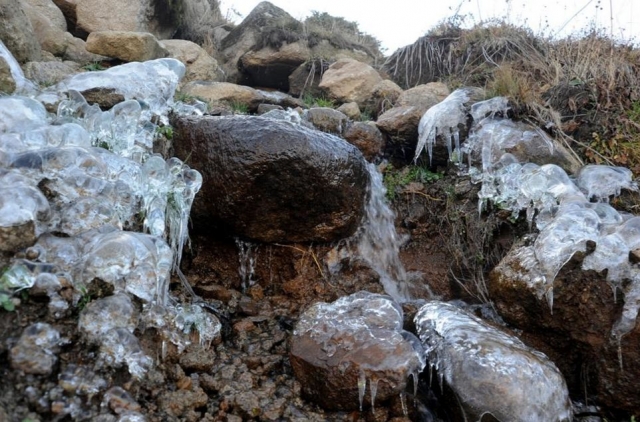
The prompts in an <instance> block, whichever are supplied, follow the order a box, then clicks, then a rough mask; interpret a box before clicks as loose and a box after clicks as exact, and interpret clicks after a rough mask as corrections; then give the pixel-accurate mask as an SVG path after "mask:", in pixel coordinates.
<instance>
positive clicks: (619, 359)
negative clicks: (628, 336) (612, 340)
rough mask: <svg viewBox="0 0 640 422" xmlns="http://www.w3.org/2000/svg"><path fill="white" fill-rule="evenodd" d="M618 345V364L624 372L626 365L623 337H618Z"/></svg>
mask: <svg viewBox="0 0 640 422" xmlns="http://www.w3.org/2000/svg"><path fill="white" fill-rule="evenodd" d="M616 341H617V343H618V344H617V345H618V364H619V365H620V371H624V365H623V363H622V336H617V337H616Z"/></svg>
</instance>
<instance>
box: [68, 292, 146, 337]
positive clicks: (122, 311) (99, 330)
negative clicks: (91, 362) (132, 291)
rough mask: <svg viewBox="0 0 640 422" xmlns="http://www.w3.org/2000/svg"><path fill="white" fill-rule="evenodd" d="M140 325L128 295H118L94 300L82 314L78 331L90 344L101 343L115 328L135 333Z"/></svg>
mask: <svg viewBox="0 0 640 422" xmlns="http://www.w3.org/2000/svg"><path fill="white" fill-rule="evenodd" d="M137 324H138V315H137V312H136V309H135V308H134V306H133V303H131V299H130V298H129V296H127V295H126V294H116V295H113V296H108V297H104V298H102V299H98V300H94V301H93V302H91V303H89V304H88V305H87V306H86V307H85V308H84V309H83V310H82V312H81V313H80V318H79V320H78V329H79V330H80V332H81V333H83V334H84V335H85V336H86V337H87V339H88V340H89V341H90V342H95V343H99V342H100V341H101V340H102V339H103V336H104V335H105V334H106V333H107V332H108V331H110V330H111V329H113V328H126V329H127V330H129V331H131V332H133V330H134V329H135V327H136V325H137Z"/></svg>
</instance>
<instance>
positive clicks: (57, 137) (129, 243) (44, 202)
mask: <svg viewBox="0 0 640 422" xmlns="http://www.w3.org/2000/svg"><path fill="white" fill-rule="evenodd" d="M7 54H8V52H7V51H6V49H5V48H4V46H3V45H1V44H0V55H2V57H5V55H7ZM9 56H10V55H9ZM10 59H12V57H10ZM5 60H6V57H5ZM7 61H9V63H10V65H11V63H12V62H11V61H10V60H7ZM18 69H19V68H18ZM184 70H185V68H184V65H183V64H182V63H180V62H179V61H177V60H174V59H159V60H152V61H148V62H144V63H129V64H125V65H122V66H117V67H113V68H111V69H108V70H106V71H102V72H88V73H83V74H78V75H75V76H72V77H70V78H68V79H66V80H64V81H63V82H61V83H59V84H58V85H55V86H52V87H49V88H46V89H45V91H43V92H40V93H38V92H35V91H34V92H30V91H28V90H23V91H21V93H23V94H24V95H37V97H35V98H36V99H33V98H30V97H27V96H20V95H14V96H7V97H1V98H0V165H2V168H1V169H0V237H1V238H2V239H4V240H11V241H12V242H13V243H12V242H8V241H5V242H3V251H4V252H9V253H13V252H16V251H18V250H21V249H22V250H24V252H23V257H21V258H17V257H16V258H13V259H12V261H11V263H10V266H9V268H8V269H7V270H6V271H4V273H3V274H2V276H1V277H0V301H2V303H3V304H7V303H8V302H7V297H10V296H11V295H12V294H15V293H16V292H17V291H20V290H21V289H31V290H32V292H33V294H34V295H37V294H42V295H47V296H49V298H50V301H49V311H50V314H51V315H52V316H53V317H54V318H59V317H61V316H62V315H64V314H65V312H67V311H68V309H69V305H70V304H69V303H68V302H67V301H66V300H64V299H63V298H62V297H61V296H60V294H59V292H60V290H61V289H62V287H63V286H65V287H66V288H69V287H71V288H72V289H73V303H71V305H74V306H77V305H78V304H80V303H81V302H82V303H83V305H84V304H85V303H86V292H87V288H88V286H89V285H90V284H91V283H92V281H93V280H94V279H100V280H103V281H105V282H107V283H110V284H112V285H113V286H114V295H113V296H108V297H104V298H102V299H99V300H97V301H94V302H91V303H89V304H87V305H86V306H85V308H84V311H83V312H82V317H81V318H80V321H79V330H80V331H81V332H82V333H84V335H85V336H86V338H87V340H88V341H90V342H94V343H96V344H97V345H98V346H99V347H100V356H101V360H102V362H103V363H104V364H106V365H109V366H120V365H123V364H125V365H126V366H127V367H128V369H129V371H130V372H131V373H132V374H133V375H134V376H136V377H141V376H143V375H144V373H145V372H146V370H147V369H148V368H149V366H150V365H151V364H152V363H153V360H152V359H151V358H150V357H148V356H146V355H145V354H144V352H143V351H142V349H141V348H140V346H139V344H138V340H137V338H136V337H135V335H134V334H133V331H134V329H136V328H139V329H144V328H146V327H156V328H157V329H158V330H159V331H160V333H161V335H162V336H163V337H164V338H165V339H166V340H167V341H171V342H173V343H176V345H177V346H178V347H179V348H184V347H185V346H186V345H187V344H188V343H189V341H190V340H189V333H190V332H191V331H193V330H200V331H199V335H200V341H201V343H202V344H203V345H205V346H206V345H209V344H210V343H211V342H212V341H213V340H214V339H215V338H216V337H217V336H219V333H220V323H219V321H218V320H217V319H216V318H215V316H213V315H211V314H209V313H207V312H204V311H203V309H202V307H201V306H199V305H198V304H193V305H178V304H176V303H175V302H176V301H175V299H173V298H171V297H170V296H169V290H168V284H169V278H170V274H171V271H172V269H175V268H177V267H178V265H179V263H180V258H181V255H182V250H183V247H184V245H185V243H186V242H187V241H188V231H187V223H188V218H189V211H190V208H191V205H192V202H193V199H194V197H195V195H196V193H197V192H198V190H199V189H200V186H201V184H202V177H201V175H200V173H198V172H197V171H195V170H193V169H190V168H189V167H188V166H187V165H186V164H184V163H183V162H182V161H180V160H178V159H177V158H170V159H168V160H165V159H163V158H162V157H161V156H159V155H157V154H153V153H152V146H153V141H154V138H155V137H156V128H157V126H156V123H157V122H166V121H167V117H166V114H167V112H168V111H169V109H170V108H173V110H174V112H179V113H189V114H202V108H201V107H200V106H198V105H196V106H193V107H192V106H188V105H185V104H175V103H173V101H172V97H173V95H174V92H175V89H176V87H177V84H178V82H179V80H180V78H181V77H182V76H183V74H184ZM18 76H21V74H20V75H18ZM24 85H25V86H30V83H29V82H28V81H25V82H24ZM94 88H98V89H100V88H106V89H112V90H114V91H116V92H118V93H120V94H122V95H123V97H124V98H125V101H123V102H120V103H119V104H117V105H115V106H114V107H113V108H111V109H110V110H107V111H103V110H101V109H100V108H99V107H98V106H97V105H89V104H88V103H87V102H86V100H85V99H84V97H83V96H82V95H81V94H80V92H82V91H84V90H87V89H94ZM44 99H54V100H55V101H57V102H58V106H57V113H56V114H55V115H53V114H50V113H48V112H47V109H46V108H45V106H44V105H43V103H42V101H44ZM48 106H51V103H49V104H48ZM136 230H141V231H144V233H138V232H136ZM15 239H21V240H20V241H18V240H15ZM131 297H136V298H138V299H139V300H140V301H141V302H142V303H143V312H142V313H141V315H139V316H138V315H132V314H130V312H129V311H130V310H131V309H130V308H131V303H130V298H131ZM97 309H102V310H101V311H97ZM105 309H107V310H105ZM121 317H126V321H121Z"/></svg>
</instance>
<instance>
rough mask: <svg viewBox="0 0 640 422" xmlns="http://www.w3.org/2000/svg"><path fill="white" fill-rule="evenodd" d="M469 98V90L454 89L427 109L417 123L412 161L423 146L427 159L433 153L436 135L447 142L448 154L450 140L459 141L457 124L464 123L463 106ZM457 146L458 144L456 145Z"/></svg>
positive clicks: (465, 117) (464, 108)
mask: <svg viewBox="0 0 640 422" xmlns="http://www.w3.org/2000/svg"><path fill="white" fill-rule="evenodd" d="M469 99H470V96H469V92H468V91H467V90H466V89H464V88H461V89H456V90H455V91H453V92H452V93H451V94H450V95H449V96H448V97H447V98H445V99H444V100H443V101H441V102H440V103H438V104H436V105H434V106H433V107H431V108H430V109H429V110H427V111H426V112H425V113H424V115H423V116H422V118H421V119H420V123H419V124H418V144H417V146H416V153H415V156H414V158H413V159H414V161H415V160H417V159H418V157H419V156H420V154H421V153H422V151H423V150H424V148H425V146H426V147H427V152H428V153H429V160H431V157H432V155H433V144H434V143H435V142H436V137H437V136H442V137H443V139H444V141H445V142H446V143H447V150H448V151H449V156H451V153H452V151H453V148H452V145H451V142H452V140H454V141H456V142H457V143H459V139H460V134H459V132H460V128H459V127H458V125H466V122H467V109H466V107H465V106H464V104H465V103H466V102H468V101H469ZM456 147H458V148H459V145H456Z"/></svg>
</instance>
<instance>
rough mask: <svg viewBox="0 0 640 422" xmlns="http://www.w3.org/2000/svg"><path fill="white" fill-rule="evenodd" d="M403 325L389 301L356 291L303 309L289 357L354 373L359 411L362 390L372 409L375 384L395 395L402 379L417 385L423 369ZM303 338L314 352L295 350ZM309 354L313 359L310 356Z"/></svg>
mask: <svg viewBox="0 0 640 422" xmlns="http://www.w3.org/2000/svg"><path fill="white" fill-rule="evenodd" d="M402 324H403V312H402V308H401V307H400V306H399V305H398V304H397V303H396V302H395V301H393V300H392V299H391V298H390V297H389V296H386V295H380V294H374V293H369V292H366V291H360V292H357V293H354V294H352V295H350V296H344V297H341V298H340V299H338V300H336V301H335V302H333V303H323V302H319V303H316V304H314V305H312V306H311V308H309V309H307V310H306V311H305V312H304V313H303V314H302V315H301V317H300V319H299V320H298V323H297V324H296V327H295V330H294V339H293V340H292V352H291V353H292V354H293V355H295V356H297V357H298V358H299V359H302V360H306V361H309V362H321V365H324V366H327V367H328V368H325V369H326V370H328V371H332V370H333V368H332V367H333V366H337V369H338V371H337V373H340V374H343V375H344V374H346V373H347V372H350V373H352V374H353V372H354V371H355V372H356V373H357V375H356V376H355V378H356V380H357V381H356V383H357V385H354V386H353V387H354V389H355V388H357V391H358V397H359V405H360V409H362V405H363V401H364V396H365V393H366V387H367V385H368V386H369V393H370V402H371V404H372V406H373V405H375V399H376V395H377V393H378V383H379V381H380V380H383V379H384V380H385V384H386V385H391V386H395V387H393V388H395V390H397V393H400V392H401V391H403V390H404V386H405V385H406V380H407V378H408V377H413V380H414V381H415V380H417V377H418V374H419V373H420V372H421V371H422V369H423V368H424V361H423V356H422V355H423V351H422V346H421V345H420V343H419V341H418V339H417V338H415V336H414V335H413V334H411V333H409V332H407V331H404V330H403V328H402V327H403V325H402ZM305 336H308V337H309V338H310V340H311V341H312V342H313V344H314V345H317V347H313V348H311V349H307V348H306V347H305V346H300V347H299V345H301V344H304V342H305V341H304V340H303V338H304V337H305ZM308 351H311V352H312V353H313V354H314V355H313V356H309V355H308V353H307V352H308ZM312 364H313V363H312ZM304 372H305V374H306V373H309V372H308V371H304ZM334 373H335V371H334ZM297 375H300V374H297ZM336 382H341V383H342V380H336ZM303 388H313V387H310V386H303ZM315 388H317V389H324V388H326V386H324V385H323V386H315ZM313 393H319V391H314V392H313Z"/></svg>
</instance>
